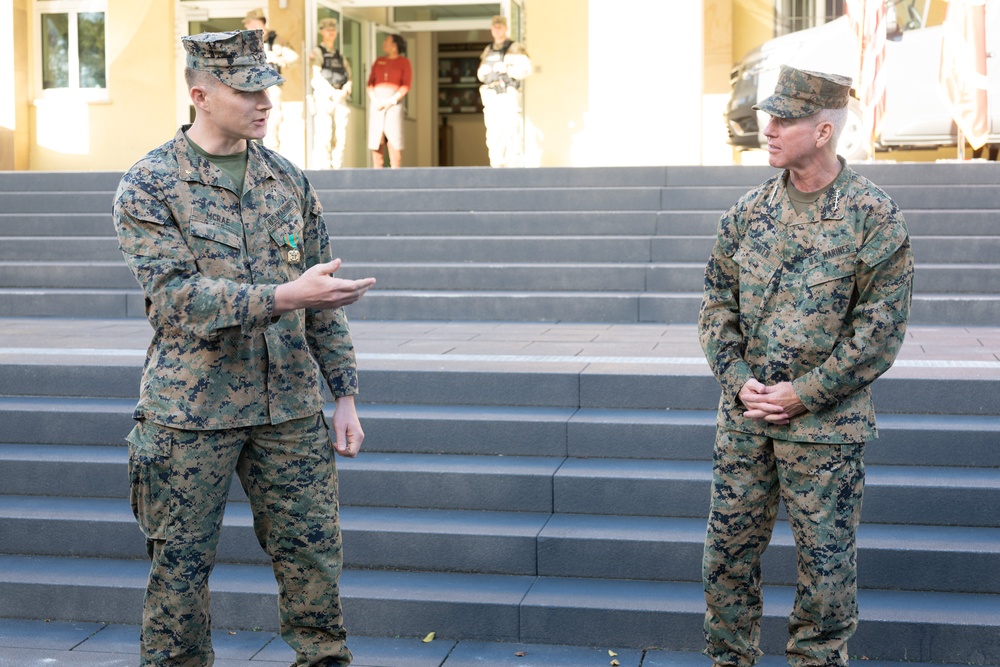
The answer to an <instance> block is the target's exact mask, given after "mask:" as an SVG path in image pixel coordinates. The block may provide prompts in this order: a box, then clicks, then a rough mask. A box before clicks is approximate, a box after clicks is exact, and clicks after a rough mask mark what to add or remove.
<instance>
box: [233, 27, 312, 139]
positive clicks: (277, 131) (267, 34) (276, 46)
mask: <svg viewBox="0 0 1000 667" xmlns="http://www.w3.org/2000/svg"><path fill="white" fill-rule="evenodd" d="M243 27H244V28H246V29H247V30H261V31H263V33H264V52H265V53H266V54H267V62H269V63H271V64H272V65H274V68H275V69H276V70H277V71H278V74H281V68H282V67H287V66H288V65H291V64H292V63H293V62H295V61H296V60H298V59H299V54H297V53H296V52H295V51H293V50H292V49H290V48H288V45H287V44H284V43H283V42H281V41H280V40H278V33H276V32H274V31H273V30H268V29H267V17H266V16H264V10H263V9H253V10H250V11H249V12H247V15H246V18H244V19H243ZM267 92H268V95H270V96H271V117H270V121H269V123H268V132H267V134H266V135H265V136H264V145H265V146H267V147H268V148H270V149H272V150H279V149H280V148H281V121H282V119H283V118H284V114H283V113H282V108H281V84H280V83H279V84H277V85H275V86H272V87H271V89H270V90H268V91H267Z"/></svg>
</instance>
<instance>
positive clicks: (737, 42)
mask: <svg viewBox="0 0 1000 667" xmlns="http://www.w3.org/2000/svg"><path fill="white" fill-rule="evenodd" d="M732 16H733V22H732V31H733V62H734V63H735V62H737V61H738V60H739V59H740V58H742V57H743V56H744V55H746V53H747V51H750V50H751V49H755V48H757V47H758V46H760V45H761V44H763V43H764V42H766V41H767V40H769V39H771V38H772V37H774V2H773V0H732Z"/></svg>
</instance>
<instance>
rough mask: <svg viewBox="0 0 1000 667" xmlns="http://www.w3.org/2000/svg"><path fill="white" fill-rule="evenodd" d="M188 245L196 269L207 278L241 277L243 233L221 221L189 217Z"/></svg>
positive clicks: (233, 278)
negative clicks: (192, 254)
mask: <svg viewBox="0 0 1000 667" xmlns="http://www.w3.org/2000/svg"><path fill="white" fill-rule="evenodd" d="M189 231H190V236H189V237H188V244H189V245H190V247H191V252H192V253H194V258H195V263H196V264H197V266H198V271H199V272H200V273H201V274H202V275H204V276H208V277H210V278H228V279H231V280H242V279H243V278H244V276H243V261H242V250H243V234H242V233H241V230H238V229H234V228H232V227H230V226H229V225H226V224H223V223H221V222H213V221H209V220H206V219H194V218H192V219H191V222H190V223H189Z"/></svg>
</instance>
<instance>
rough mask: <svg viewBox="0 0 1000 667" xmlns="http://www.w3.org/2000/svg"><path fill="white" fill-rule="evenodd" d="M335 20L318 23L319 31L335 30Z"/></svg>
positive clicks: (324, 20)
mask: <svg viewBox="0 0 1000 667" xmlns="http://www.w3.org/2000/svg"><path fill="white" fill-rule="evenodd" d="M336 27H337V19H323V20H322V21H320V22H319V29H320V30H326V29H327V28H336Z"/></svg>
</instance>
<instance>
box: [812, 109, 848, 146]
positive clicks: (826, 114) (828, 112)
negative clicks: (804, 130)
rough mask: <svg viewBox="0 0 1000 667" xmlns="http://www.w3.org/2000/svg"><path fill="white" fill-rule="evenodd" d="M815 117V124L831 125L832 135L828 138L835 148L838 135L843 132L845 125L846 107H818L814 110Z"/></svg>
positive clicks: (838, 141) (838, 138) (838, 139)
mask: <svg viewBox="0 0 1000 667" xmlns="http://www.w3.org/2000/svg"><path fill="white" fill-rule="evenodd" d="M815 118H816V124H817V125H818V124H820V123H830V124H831V125H833V136H832V137H831V138H830V143H831V144H833V146H834V148H836V146H837V144H839V143H840V135H841V134H843V132H844V127H845V126H846V125H847V107H841V108H839V109H820V110H819V111H817V112H816V116H815Z"/></svg>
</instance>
